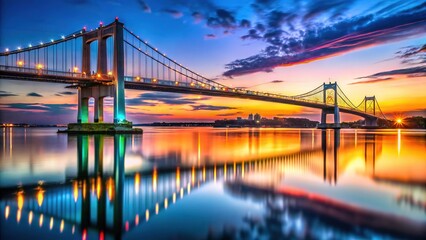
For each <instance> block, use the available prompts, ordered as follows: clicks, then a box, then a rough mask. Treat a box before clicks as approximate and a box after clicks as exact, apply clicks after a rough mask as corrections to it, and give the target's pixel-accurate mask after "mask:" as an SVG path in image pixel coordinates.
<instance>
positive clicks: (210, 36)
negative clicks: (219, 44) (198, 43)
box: [204, 33, 216, 39]
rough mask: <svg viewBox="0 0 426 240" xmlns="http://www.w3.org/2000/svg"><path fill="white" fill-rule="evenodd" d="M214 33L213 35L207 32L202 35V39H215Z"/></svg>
mask: <svg viewBox="0 0 426 240" xmlns="http://www.w3.org/2000/svg"><path fill="white" fill-rule="evenodd" d="M215 38H216V35H214V34H213V33H209V34H206V35H204V39H215Z"/></svg>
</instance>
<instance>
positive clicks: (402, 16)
mask: <svg viewBox="0 0 426 240" xmlns="http://www.w3.org/2000/svg"><path fill="white" fill-rule="evenodd" d="M312 2H315V3H312V4H313V5H312V6H309V7H308V9H309V10H308V13H307V14H306V15H305V18H306V20H308V19H312V18H314V17H315V16H318V15H321V14H324V13H325V12H327V11H329V14H330V15H333V14H334V15H338V13H337V10H334V9H340V10H342V11H343V10H344V9H346V7H344V4H343V2H346V1H330V3H324V6H319V5H321V4H323V3H322V1H321V2H319V1H312ZM327 2H328V1H327ZM265 14H266V15H267V18H265V19H267V21H266V22H267V25H266V29H265V33H264V34H263V36H262V35H261V34H259V32H258V30H257V29H255V30H256V32H254V31H251V30H253V29H250V31H251V32H250V31H249V34H247V35H245V36H243V39H247V38H252V39H262V40H263V41H265V42H267V43H268V45H269V46H268V47H266V48H265V49H264V50H263V51H262V52H261V53H259V54H257V55H254V56H251V57H248V58H244V59H237V60H235V61H233V62H231V63H229V64H227V65H226V68H227V71H226V72H225V73H224V74H223V75H224V76H228V77H230V76H238V75H244V74H249V73H254V72H261V71H266V72H270V71H272V70H273V68H275V67H280V66H291V65H295V64H302V63H308V62H312V61H316V60H320V59H324V58H329V57H332V56H336V55H340V54H344V53H346V52H349V51H353V50H357V49H360V48H365V47H369V46H373V45H378V44H383V43H387V42H391V41H396V40H400V39H404V38H407V37H410V36H416V35H420V34H424V33H426V30H425V28H424V26H425V24H426V19H425V17H424V16H426V2H425V3H421V4H418V5H417V6H414V7H411V8H408V9H407V8H405V9H402V10H399V11H398V12H393V13H392V14H388V15H386V16H380V17H377V16H376V15H375V14H374V13H371V14H367V15H358V16H356V17H351V18H342V19H339V20H338V21H336V22H330V23H328V24H315V23H314V22H311V24H308V25H306V26H307V27H306V28H305V29H301V30H299V31H292V34H289V33H287V32H286V31H284V30H283V29H282V27H283V24H287V21H285V20H283V19H286V18H290V19H291V17H289V14H286V13H284V12H282V11H278V10H273V11H270V12H267V13H265ZM259 37H261V38H259Z"/></svg>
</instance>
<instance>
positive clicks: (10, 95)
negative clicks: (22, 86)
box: [0, 91, 18, 97]
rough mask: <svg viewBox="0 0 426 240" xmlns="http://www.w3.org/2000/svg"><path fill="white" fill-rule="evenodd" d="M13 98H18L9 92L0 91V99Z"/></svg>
mask: <svg viewBox="0 0 426 240" xmlns="http://www.w3.org/2000/svg"><path fill="white" fill-rule="evenodd" d="M13 96H18V95H16V94H14V93H11V92H7V91H0V97H13Z"/></svg>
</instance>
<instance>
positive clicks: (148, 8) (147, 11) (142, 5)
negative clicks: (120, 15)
mask: <svg viewBox="0 0 426 240" xmlns="http://www.w3.org/2000/svg"><path fill="white" fill-rule="evenodd" d="M138 3H139V6H140V7H141V8H142V10H143V11H144V12H146V13H150V12H151V8H150V7H149V6H148V4H146V2H145V1H143V0H138Z"/></svg>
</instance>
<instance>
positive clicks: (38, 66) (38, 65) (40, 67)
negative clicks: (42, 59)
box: [36, 63, 44, 69]
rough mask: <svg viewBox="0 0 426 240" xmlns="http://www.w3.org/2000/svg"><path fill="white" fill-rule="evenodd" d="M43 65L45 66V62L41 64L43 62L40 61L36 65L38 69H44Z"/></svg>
mask: <svg viewBox="0 0 426 240" xmlns="http://www.w3.org/2000/svg"><path fill="white" fill-rule="evenodd" d="M43 67H44V66H43V64H41V63H39V64H37V65H36V68H37V69H43Z"/></svg>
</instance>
